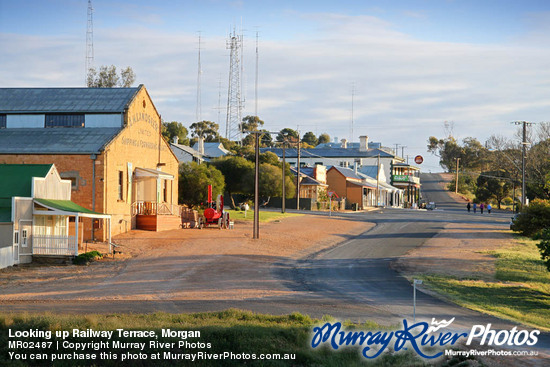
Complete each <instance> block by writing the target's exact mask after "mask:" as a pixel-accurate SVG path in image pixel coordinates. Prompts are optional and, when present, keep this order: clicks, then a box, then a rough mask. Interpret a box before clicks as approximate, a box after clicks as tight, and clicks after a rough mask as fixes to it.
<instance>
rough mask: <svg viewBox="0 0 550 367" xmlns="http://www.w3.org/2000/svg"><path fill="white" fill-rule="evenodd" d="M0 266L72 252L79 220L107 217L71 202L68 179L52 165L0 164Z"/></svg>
mask: <svg viewBox="0 0 550 367" xmlns="http://www.w3.org/2000/svg"><path fill="white" fill-rule="evenodd" d="M0 177H2V179H1V180H0V268H4V267H6V266H11V265H14V264H20V263H29V262H31V261H32V258H33V257H35V256H76V255H78V247H79V244H81V243H82V241H83V237H82V228H83V227H82V223H81V221H82V218H93V219H96V220H102V221H103V220H106V222H107V223H106V228H107V229H108V231H107V232H108V241H109V242H110V236H111V233H110V230H111V216H110V215H108V214H102V213H96V212H93V211H91V210H88V209H86V208H83V207H81V206H80V205H77V204H75V203H74V202H72V201H71V186H72V183H71V181H70V180H63V179H62V178H61V177H60V176H59V172H58V171H57V169H56V167H55V165H53V164H0Z"/></svg>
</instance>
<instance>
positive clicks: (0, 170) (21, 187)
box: [0, 164, 52, 207]
mask: <svg viewBox="0 0 550 367" xmlns="http://www.w3.org/2000/svg"><path fill="white" fill-rule="evenodd" d="M51 168H52V164H0V177H1V178H2V179H0V197H2V198H5V199H8V198H9V199H10V207H11V198H12V197H13V196H22V197H30V196H31V187H32V178H33V177H46V175H47V174H48V172H49V171H50V169H51Z"/></svg>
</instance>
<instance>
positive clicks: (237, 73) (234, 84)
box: [225, 29, 243, 142]
mask: <svg viewBox="0 0 550 367" xmlns="http://www.w3.org/2000/svg"><path fill="white" fill-rule="evenodd" d="M242 47H243V36H242V35H241V36H239V35H237V34H236V33H235V29H233V34H229V40H228V41H227V48H228V49H229V50H231V53H230V56H229V60H230V61H229V89H228V92H227V117H226V121H225V138H226V139H229V140H230V141H239V142H240V141H241V140H242V131H241V128H240V126H241V116H242V109H243V103H242V99H241V67H242Z"/></svg>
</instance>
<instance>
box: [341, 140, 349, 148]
mask: <svg viewBox="0 0 550 367" xmlns="http://www.w3.org/2000/svg"><path fill="white" fill-rule="evenodd" d="M340 141H341V142H342V148H344V149H347V148H348V141H347V139H342V140H340Z"/></svg>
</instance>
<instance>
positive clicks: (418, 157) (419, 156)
mask: <svg viewBox="0 0 550 367" xmlns="http://www.w3.org/2000/svg"><path fill="white" fill-rule="evenodd" d="M414 162H415V163H416V164H422V162H424V158H422V156H421V155H417V156H416V157H414Z"/></svg>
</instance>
